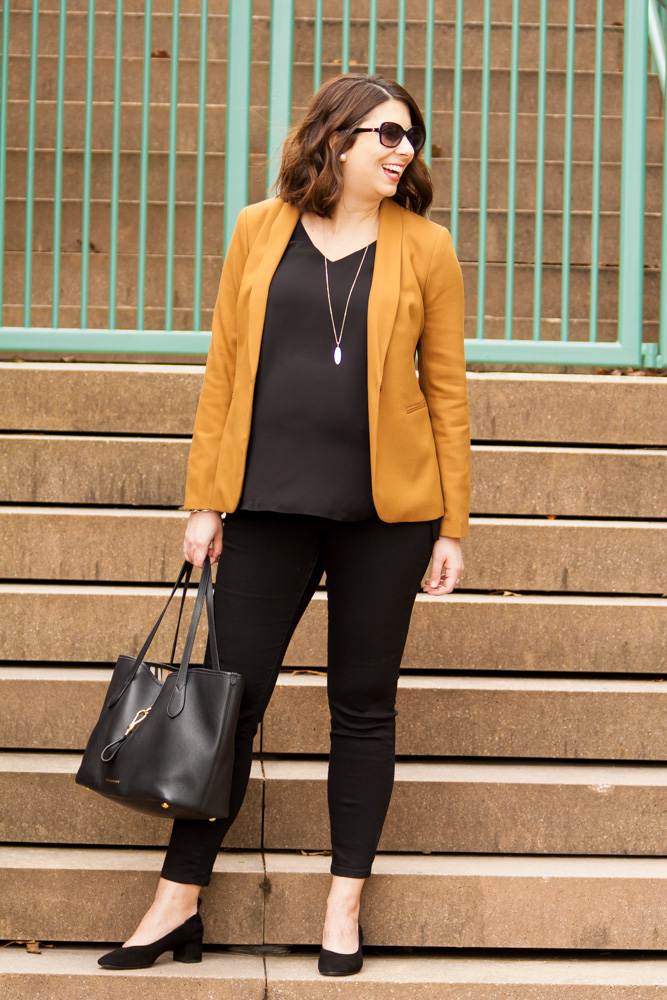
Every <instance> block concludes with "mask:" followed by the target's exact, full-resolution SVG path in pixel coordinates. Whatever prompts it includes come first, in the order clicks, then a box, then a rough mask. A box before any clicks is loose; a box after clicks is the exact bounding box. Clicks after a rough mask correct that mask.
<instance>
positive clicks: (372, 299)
mask: <svg viewBox="0 0 667 1000" xmlns="http://www.w3.org/2000/svg"><path fill="white" fill-rule="evenodd" d="M402 237H403V218H402V215H401V208H400V206H399V205H398V204H397V202H395V201H393V200H392V199H391V198H383V199H382V201H381V202H380V221H379V225H378V239H377V246H376V248H375V264H374V267H373V280H372V282H371V290H370V294H369V296H368V388H369V390H378V389H379V387H380V383H381V381H382V369H383V368H384V359H385V356H386V354H387V348H388V347H389V340H390V338H391V334H392V331H393V329H394V322H395V320H396V312H397V310H398V297H399V295H400V291H401V249H402Z"/></svg>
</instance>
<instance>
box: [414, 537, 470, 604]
mask: <svg viewBox="0 0 667 1000" xmlns="http://www.w3.org/2000/svg"><path fill="white" fill-rule="evenodd" d="M462 572H463V553H462V552H461V539H460V538H450V537H449V536H448V535H440V537H439V538H438V540H437V541H436V542H434V544H433V557H432V560H431V572H430V573H429V574H428V579H427V580H426V582H425V584H424V587H423V590H424V592H425V593H426V594H432V595H433V596H434V597H442V595H443V594H451V592H452V591H453V589H454V587H455V585H456V584H457V583H458V582H459V577H460V576H461V573H462Z"/></svg>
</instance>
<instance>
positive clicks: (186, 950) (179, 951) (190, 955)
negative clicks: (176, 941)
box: [174, 939, 202, 964]
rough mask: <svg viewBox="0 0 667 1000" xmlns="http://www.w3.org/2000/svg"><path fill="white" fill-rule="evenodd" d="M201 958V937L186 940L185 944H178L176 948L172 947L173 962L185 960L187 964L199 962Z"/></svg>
mask: <svg viewBox="0 0 667 1000" xmlns="http://www.w3.org/2000/svg"><path fill="white" fill-rule="evenodd" d="M201 960H202V942H201V939H200V940H198V941H188V943H187V944H182V945H179V947H178V948H174V961H175V962H187V963H188V964H191V963H194V962H201Z"/></svg>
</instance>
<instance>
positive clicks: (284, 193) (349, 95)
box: [271, 73, 433, 218]
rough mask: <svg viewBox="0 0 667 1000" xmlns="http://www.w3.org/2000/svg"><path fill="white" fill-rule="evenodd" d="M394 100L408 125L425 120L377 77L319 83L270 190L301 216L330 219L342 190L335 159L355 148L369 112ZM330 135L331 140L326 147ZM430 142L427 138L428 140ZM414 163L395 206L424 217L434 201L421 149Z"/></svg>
mask: <svg viewBox="0 0 667 1000" xmlns="http://www.w3.org/2000/svg"><path fill="white" fill-rule="evenodd" d="M391 98H394V99H395V100H397V101H402V102H403V103H404V104H406V105H407V107H408V110H409V111H410V121H411V124H412V125H421V127H422V128H423V129H424V131H426V126H425V124H424V118H423V116H422V113H421V111H420V110H419V106H418V104H417V102H416V101H415V100H414V98H413V97H412V96H411V94H409V93H408V91H407V90H406V89H405V88H404V87H402V86H401V85H400V83H397V82H396V81H395V80H387V79H385V77H383V76H379V75H378V74H377V73H341V74H340V75H339V76H335V77H332V78H331V79H330V80H327V81H326V82H325V83H323V84H322V86H321V87H319V89H318V90H317V91H316V93H315V94H314V95H313V98H312V100H311V103H310V106H309V107H308V110H307V111H306V113H305V115H304V117H303V118H302V119H301V121H300V122H298V123H297V124H296V125H293V126H292V128H291V129H290V131H289V134H288V136H287V138H286V139H285V142H284V143H283V148H282V159H281V164H280V172H279V173H278V176H277V178H276V180H275V181H274V183H273V184H272V185H271V190H274V189H276V188H277V189H278V191H277V193H278V195H279V197H280V198H282V200H283V201H286V202H289V203H290V204H292V205H296V206H297V208H299V209H300V211H302V212H314V213H315V214H316V215H319V216H323V217H324V218H330V217H331V215H332V212H333V209H334V208H335V206H336V204H337V203H338V200H339V198H340V197H341V194H342V191H343V173H342V169H341V167H340V163H339V160H338V157H339V156H340V154H341V153H344V152H345V150H347V149H349V148H350V147H351V146H352V145H353V144H354V141H355V139H356V138H357V136H356V135H353V134H352V130H353V129H355V128H357V127H358V126H359V125H360V124H361V122H363V120H364V118H365V117H366V116H367V114H368V113H369V111H372V109H373V108H376V107H377V106H378V104H384V102H385V101H388V100H390V99H391ZM331 136H335V138H334V140H333V141H332V142H330V141H329V140H330V138H331ZM427 139H428V137H427ZM423 149H424V146H423V147H422V149H421V150H420V151H419V153H418V154H417V155H416V156H414V157H413V158H412V160H411V161H410V163H409V164H408V165H407V167H406V168H405V170H404V172H403V174H402V175H401V179H400V181H399V182H398V187H397V190H396V193H395V194H394V195H392V198H393V200H394V201H396V202H398V204H399V205H402V206H403V208H407V209H409V210H410V211H411V212H415V213H416V214H417V215H425V214H426V211H427V210H428V208H429V207H430V205H431V202H432V201H433V183H432V181H431V173H430V170H429V168H428V166H427V165H426V163H424V159H423V157H422V155H421V154H422V150H423Z"/></svg>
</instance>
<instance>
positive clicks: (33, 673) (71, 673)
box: [0, 663, 667, 696]
mask: <svg viewBox="0 0 667 1000" xmlns="http://www.w3.org/2000/svg"><path fill="white" fill-rule="evenodd" d="M297 669H298V668H297ZM111 675H112V670H111V669H110V668H109V667H76V666H73V667H64V666H50V665H44V666H39V665H36V664H30V665H29V666H26V665H24V664H22V663H8V664H5V665H3V666H0V682H2V681H16V680H22V681H44V680H46V681H59V682H62V683H67V682H70V681H76V682H85V683H96V684H108V682H109V680H110V679H111ZM277 683H278V684H279V685H281V686H283V687H318V688H319V687H322V688H324V687H326V677H325V676H323V675H320V674H310V673H300V672H296V673H293V672H292V671H291V670H290V669H289V668H287V669H285V670H284V671H281V673H280V674H279V675H278V682H277ZM398 686H399V688H407V689H411V690H425V691H428V690H436V689H437V690H439V691H448V690H456V691H460V690H475V691H556V692H575V693H577V694H580V693H583V692H593V693H600V692H611V693H612V694H635V693H636V694H651V695H656V696H660V695H663V696H664V695H667V684H665V683H663V682H661V681H655V680H628V679H627V678H625V677H619V678H618V680H614V679H607V678H599V679H597V678H588V677H501V676H498V677H476V676H474V675H472V674H465V673H464V672H462V673H461V674H457V675H442V674H407V673H403V674H401V676H400V677H399V680H398Z"/></svg>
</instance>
